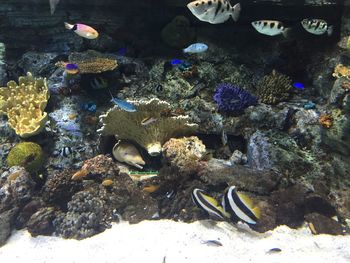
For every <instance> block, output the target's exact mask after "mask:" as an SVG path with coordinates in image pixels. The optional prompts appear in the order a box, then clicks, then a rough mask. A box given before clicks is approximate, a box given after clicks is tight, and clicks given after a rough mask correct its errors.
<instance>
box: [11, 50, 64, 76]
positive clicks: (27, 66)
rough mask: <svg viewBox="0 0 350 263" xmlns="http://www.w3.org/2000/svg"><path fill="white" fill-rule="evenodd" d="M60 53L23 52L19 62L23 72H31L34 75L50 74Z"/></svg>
mask: <svg viewBox="0 0 350 263" xmlns="http://www.w3.org/2000/svg"><path fill="white" fill-rule="evenodd" d="M58 58H59V55H58V53H40V52H33V51H29V52H26V53H24V54H23V56H22V58H21V60H20V61H19V62H18V67H19V68H20V69H21V70H22V72H24V73H26V72H31V73H32V74H33V76H34V77H44V76H50V75H51V74H52V73H53V72H54V71H55V70H56V66H55V61H57V60H58Z"/></svg>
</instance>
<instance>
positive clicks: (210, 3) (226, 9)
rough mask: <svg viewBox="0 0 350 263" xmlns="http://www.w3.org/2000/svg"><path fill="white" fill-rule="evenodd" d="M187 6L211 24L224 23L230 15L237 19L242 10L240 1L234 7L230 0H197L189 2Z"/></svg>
mask: <svg viewBox="0 0 350 263" xmlns="http://www.w3.org/2000/svg"><path fill="white" fill-rule="evenodd" d="M187 7H188V9H190V11H191V12H192V14H193V15H194V16H196V17H197V18H198V19H199V20H201V21H204V22H209V23H211V24H220V23H224V22H225V21H227V20H228V19H229V18H230V17H232V19H233V20H234V21H237V20H238V17H239V14H240V12H241V5H240V4H239V3H238V4H235V5H234V6H233V7H232V6H231V4H230V2H229V1H228V0H197V1H193V2H191V3H189V4H187Z"/></svg>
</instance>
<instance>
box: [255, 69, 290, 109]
mask: <svg viewBox="0 0 350 263" xmlns="http://www.w3.org/2000/svg"><path fill="white" fill-rule="evenodd" d="M291 90H292V80H291V79H290V78H289V77H288V76H286V75H284V74H281V73H278V72H277V71H276V70H273V71H272V73H271V74H270V75H266V76H265V77H264V78H263V79H262V80H261V81H260V83H259V84H258V87H257V93H258V97H259V98H260V101H261V102H263V103H266V104H277V103H279V102H281V101H284V100H286V99H288V98H289V96H290V92H291Z"/></svg>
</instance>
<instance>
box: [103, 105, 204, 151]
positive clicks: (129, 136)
mask: <svg viewBox="0 0 350 263" xmlns="http://www.w3.org/2000/svg"><path fill="white" fill-rule="evenodd" d="M129 102H130V103H133V104H134V105H135V106H136V108H137V111H136V112H126V111H124V110H122V109H120V108H119V107H116V106H115V107H113V108H111V109H110V110H109V111H108V112H107V113H106V114H105V115H102V116H100V118H101V120H102V123H103V126H102V128H101V129H100V130H99V132H101V133H102V135H115V136H116V138H117V139H120V140H130V141H134V142H136V143H138V144H139V145H140V146H141V147H143V148H145V149H146V150H147V151H148V153H149V154H150V155H152V156H155V155H158V154H160V152H161V149H162V145H163V144H164V143H165V142H166V141H168V140H169V139H170V138H174V137H178V136H184V135H189V134H192V133H194V132H195V131H196V129H197V127H198V125H197V124H194V123H188V120H189V117H188V116H182V115H180V116H169V115H168V114H164V113H165V112H168V111H169V110H170V111H171V108H170V104H169V103H168V102H166V101H161V100H159V99H151V100H140V101H129ZM146 118H153V119H155V121H154V122H153V123H150V124H148V125H145V124H144V123H143V121H144V120H145V119H146Z"/></svg>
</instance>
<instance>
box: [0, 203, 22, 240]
mask: <svg viewBox="0 0 350 263" xmlns="http://www.w3.org/2000/svg"><path fill="white" fill-rule="evenodd" d="M17 212H18V209H17V208H13V209H11V210H7V211H5V212H1V213H0V247H1V246H2V245H4V244H5V243H6V240H7V238H8V237H9V236H10V234H11V230H12V225H13V221H14V219H15V216H16V215H17Z"/></svg>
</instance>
